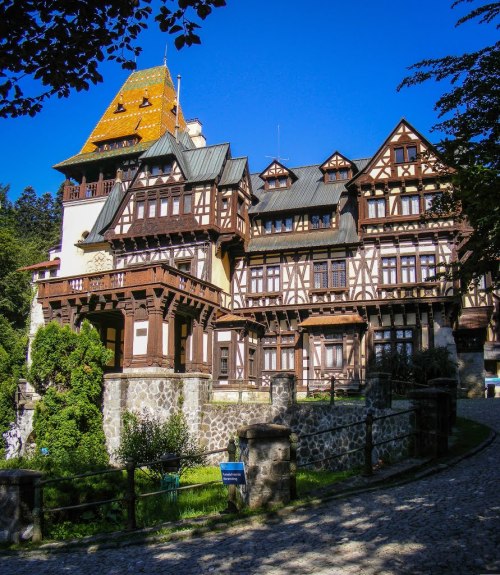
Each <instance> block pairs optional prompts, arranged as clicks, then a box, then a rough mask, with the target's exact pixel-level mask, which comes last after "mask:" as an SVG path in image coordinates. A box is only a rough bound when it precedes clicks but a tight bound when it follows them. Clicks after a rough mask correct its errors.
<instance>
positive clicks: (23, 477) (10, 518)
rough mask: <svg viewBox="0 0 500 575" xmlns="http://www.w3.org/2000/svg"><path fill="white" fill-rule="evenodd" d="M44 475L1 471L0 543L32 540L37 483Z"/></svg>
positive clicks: (17, 470) (21, 471)
mask: <svg viewBox="0 0 500 575" xmlns="http://www.w3.org/2000/svg"><path fill="white" fill-rule="evenodd" d="M41 477H42V474H41V473H39V472H38V471H31V470H29V469H3V470H1V471H0V542H4V543H20V542H21V541H23V540H28V539H31V535H32V530H33V507H34V502H35V481H36V480H37V479H40V478H41Z"/></svg>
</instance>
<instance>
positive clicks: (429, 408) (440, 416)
mask: <svg viewBox="0 0 500 575" xmlns="http://www.w3.org/2000/svg"><path fill="white" fill-rule="evenodd" d="M408 397H409V398H410V399H411V400H412V403H413V406H414V407H415V408H416V409H417V424H416V425H417V430H416V431H417V439H416V455H418V456H420V457H429V456H430V457H441V456H443V455H446V453H447V452H448V421H449V414H448V407H449V395H448V393H447V392H446V391H443V390H441V389H435V388H431V387H429V388H427V389H418V390H415V391H411V392H410V393H409V394H408Z"/></svg>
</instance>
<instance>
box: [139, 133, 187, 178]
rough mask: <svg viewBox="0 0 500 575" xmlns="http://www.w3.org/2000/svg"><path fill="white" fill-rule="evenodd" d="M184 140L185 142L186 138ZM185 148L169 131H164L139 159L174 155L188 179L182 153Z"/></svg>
mask: <svg viewBox="0 0 500 575" xmlns="http://www.w3.org/2000/svg"><path fill="white" fill-rule="evenodd" d="M184 141H185V142H186V143H187V141H186V140H184ZM191 147H194V146H191ZM185 150H186V146H185V145H184V144H183V143H181V141H180V140H179V141H177V140H176V139H175V137H174V136H173V135H172V134H171V133H170V132H165V134H163V136H162V137H161V138H160V139H159V140H157V141H156V142H155V143H154V144H153V145H152V146H151V147H150V148H149V149H148V150H147V151H146V152H144V154H142V155H141V157H140V159H141V160H143V161H144V160H146V161H147V160H150V159H154V158H160V157H165V156H174V157H175V159H176V160H177V162H178V164H179V166H180V168H181V170H182V173H183V174H184V177H185V178H186V179H189V168H188V165H187V164H186V162H185V158H184V155H183V152H184V151H185Z"/></svg>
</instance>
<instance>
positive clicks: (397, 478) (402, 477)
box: [0, 430, 497, 556]
mask: <svg viewBox="0 0 500 575" xmlns="http://www.w3.org/2000/svg"><path fill="white" fill-rule="evenodd" d="M496 437H497V433H496V431H494V430H491V432H490V435H489V436H488V438H487V439H485V440H484V441H483V442H482V443H481V444H479V445H478V446H476V447H474V448H473V449H471V450H470V451H468V452H467V453H464V454H463V455H459V456H457V457H454V458H452V459H450V460H449V461H446V462H441V463H439V462H436V463H435V464H434V465H432V460H431V459H425V460H416V461H415V463H413V464H410V465H404V464H399V465H398V464H396V465H394V466H392V468H388V469H387V470H386V472H385V473H384V476H382V477H381V476H377V475H375V476H373V477H371V478H363V479H362V481H363V482H364V485H363V484H361V485H353V486H351V487H345V485H346V484H347V483H349V482H350V481H351V480H352V479H354V478H349V479H347V480H345V481H342V482H339V483H337V484H336V485H335V486H334V488H333V489H332V488H330V489H328V488H325V491H324V492H323V493H322V494H318V495H317V496H315V497H313V498H312V499H311V500H309V501H305V502H304V501H299V502H296V503H293V502H292V503H290V504H289V505H287V506H286V507H282V508H279V509H276V510H273V511H268V512H264V513H261V514H259V515H255V516H253V517H252V516H250V517H243V518H238V517H236V518H235V519H233V520H228V521H220V515H211V516H208V517H202V518H199V519H198V520H196V519H194V520H188V521H180V522H177V523H173V524H172V523H169V524H166V525H165V526H163V527H162V526H155V527H147V528H144V529H141V530H137V531H134V532H133V533H131V534H130V535H129V537H127V533H126V532H123V531H118V532H113V533H108V534H102V535H97V536H91V537H88V538H83V539H77V540H72V541H66V542H57V543H46V544H44V545H40V546H39V547H36V548H33V549H23V550H16V551H11V550H7V551H0V554H2V555H18V556H22V555H31V554H36V553H39V554H40V553H41V554H50V553H65V552H68V551H79V550H81V551H83V552H85V551H86V552H87V553H92V552H95V551H98V550H101V549H116V548H121V547H130V546H132V545H151V544H155V543H168V542H170V541H179V540H186V539H193V538H195V537H201V536H203V535H207V534H211V533H215V532H220V531H229V530H231V529H238V528H240V527H249V526H251V525H257V524H268V525H269V524H273V523H279V522H280V520H281V518H285V517H288V516H289V515H292V514H293V513H295V512H297V511H302V510H306V509H315V508H317V507H319V506H321V505H322V504H323V503H324V502H326V501H332V500H335V499H343V498H345V497H349V496H352V495H357V494H362V493H367V492H369V491H376V490H378V489H382V488H383V487H389V486H390V487H395V486H398V485H404V484H406V483H411V482H413V481H418V480H419V479H423V478H425V477H428V476H430V475H434V474H436V473H440V472H441V471H444V470H445V469H449V468H450V467H453V466H455V465H457V464H458V463H460V462H461V461H463V460H465V459H468V458H469V457H472V456H474V455H476V454H477V453H479V452H480V451H483V450H484V449H486V448H487V447H488V446H489V445H491V444H492V443H493V442H494V441H495V439H496ZM429 465H431V467H428V466H429ZM396 467H398V469H395V468H396ZM419 470H422V471H420V472H419ZM355 479H357V480H359V477H356V478H355ZM342 486H344V487H342ZM218 520H219V521H218ZM212 521H213V523H212ZM207 522H209V524H208V525H207V524H206V523H207ZM193 523H194V524H195V525H193ZM196 523H199V525H196ZM182 525H186V529H182V530H180V531H175V532H173V533H169V534H163V535H155V534H152V535H148V533H156V532H157V531H159V530H161V529H162V528H168V527H175V526H177V527H182ZM121 538H123V540H120V539H121ZM110 539H111V541H110Z"/></svg>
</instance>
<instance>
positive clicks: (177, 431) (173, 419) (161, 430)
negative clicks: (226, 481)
mask: <svg viewBox="0 0 500 575" xmlns="http://www.w3.org/2000/svg"><path fill="white" fill-rule="evenodd" d="M167 453H170V454H175V455H177V456H180V457H181V460H180V471H179V472H180V473H183V472H184V471H185V470H186V469H189V468H193V467H197V466H199V465H202V464H203V461H204V458H203V456H202V455H200V449H199V447H198V445H197V443H196V440H195V439H194V437H193V436H192V435H191V433H190V432H189V428H188V425H187V422H186V419H185V418H184V416H183V414H182V413H181V412H177V413H174V414H172V415H171V416H170V417H169V418H168V419H167V420H166V421H165V422H163V423H161V422H160V421H159V420H158V418H156V417H153V416H149V415H137V414H134V413H131V412H126V413H125V414H124V416H123V431H122V441H121V445H120V447H119V449H118V451H117V454H116V456H117V458H118V460H119V461H121V462H122V463H125V462H126V461H127V460H130V459H131V460H133V461H135V462H137V463H146V462H150V461H157V460H159V459H160V458H161V457H162V456H163V455H165V454H167ZM167 467H168V464H167ZM164 468H165V466H164V465H162V464H159V465H155V466H153V467H152V472H153V473H154V474H156V475H158V476H161V475H162V474H163V473H164Z"/></svg>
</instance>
